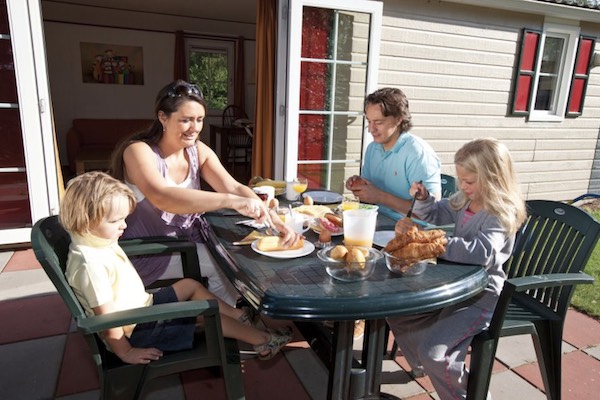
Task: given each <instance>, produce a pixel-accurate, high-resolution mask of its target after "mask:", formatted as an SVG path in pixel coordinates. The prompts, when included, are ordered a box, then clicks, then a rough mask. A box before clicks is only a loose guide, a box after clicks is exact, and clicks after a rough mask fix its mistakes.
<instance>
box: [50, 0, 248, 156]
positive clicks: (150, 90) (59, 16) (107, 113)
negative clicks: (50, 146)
mask: <svg viewBox="0 0 600 400" xmlns="http://www.w3.org/2000/svg"><path fill="white" fill-rule="evenodd" d="M42 6H43V8H42V14H43V19H44V36H45V39H46V53H47V59H48V60H47V61H48V72H49V80H50V90H51V96H52V105H53V110H54V118H55V127H56V134H57V140H58V147H59V153H60V158H61V163H62V164H63V165H65V164H67V158H66V140H65V137H66V133H67V131H68V130H69V128H70V127H71V121H72V120H73V119H75V118H152V117H153V113H154V99H155V97H156V93H157V92H158V91H159V90H160V88H161V87H163V86H164V85H166V84H167V83H169V82H170V81H172V80H173V55H174V52H175V34H174V32H175V31H176V30H184V31H187V32H195V33H201V34H210V35H223V36H228V37H231V36H243V37H244V38H245V39H246V40H245V47H244V55H245V69H246V71H245V76H246V82H247V85H246V110H247V112H248V115H254V110H255V85H254V83H249V82H253V80H250V79H249V78H250V74H251V73H252V71H253V70H254V69H253V66H254V64H255V41H254V37H255V25H254V24H243V23H227V22H223V21H213V20H205V19H202V18H188V17H177V16H170V15H158V14H151V13H137V12H128V11H123V10H118V11H116V10H106V9H103V8H97V7H85V6H73V5H69V4H62V3H54V2H52V3H46V2H43V3H42ZM81 42H91V43H106V44H113V45H131V46H141V47H142V48H143V63H144V84H143V85H115V84H97V83H83V82H82V72H81V60H80V48H79V46H80V43H81ZM220 119H221V115H220V114H219V115H213V116H209V118H207V120H206V122H205V128H204V130H203V132H202V136H201V138H202V140H203V141H207V140H208V135H209V132H208V130H209V128H208V126H209V124H211V123H220Z"/></svg>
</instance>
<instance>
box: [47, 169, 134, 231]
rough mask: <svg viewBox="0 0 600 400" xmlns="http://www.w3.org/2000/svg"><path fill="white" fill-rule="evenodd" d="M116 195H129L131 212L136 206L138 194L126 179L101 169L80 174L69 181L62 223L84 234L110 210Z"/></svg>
mask: <svg viewBox="0 0 600 400" xmlns="http://www.w3.org/2000/svg"><path fill="white" fill-rule="evenodd" d="M116 196H124V197H126V198H127V200H128V201H129V212H130V213H131V212H132V211H133V210H134V209H135V206H136V200H135V195H134V194H133V192H132V191H131V189H129V188H128V187H127V185H125V184H124V183H123V182H121V181H119V180H117V179H115V178H113V177H112V176H110V175H108V174H106V173H104V172H100V171H92V172H86V173H85V174H82V175H79V176H77V177H75V178H73V179H71V180H70V181H69V183H68V184H67V188H66V190H65V195H64V197H63V199H62V202H61V204H60V215H59V220H60V223H61V224H62V226H63V227H64V228H65V229H66V230H67V231H69V232H70V233H74V234H77V235H84V234H86V233H88V232H89V230H90V229H93V228H94V227H95V226H97V225H98V224H99V223H100V222H101V221H102V218H103V217H104V216H106V215H107V214H108V213H110V211H111V209H110V207H111V205H112V199H113V198H114V197H116Z"/></svg>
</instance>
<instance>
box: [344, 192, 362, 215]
mask: <svg viewBox="0 0 600 400" xmlns="http://www.w3.org/2000/svg"><path fill="white" fill-rule="evenodd" d="M359 206H360V201H359V199H358V197H356V196H353V195H348V196H344V199H343V200H342V211H348V210H356V209H358V207H359Z"/></svg>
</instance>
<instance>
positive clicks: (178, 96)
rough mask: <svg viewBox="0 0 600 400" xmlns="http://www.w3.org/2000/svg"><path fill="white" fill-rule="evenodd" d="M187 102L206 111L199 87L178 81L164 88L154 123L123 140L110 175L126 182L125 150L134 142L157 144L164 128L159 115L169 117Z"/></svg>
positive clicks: (158, 97) (116, 150) (115, 152)
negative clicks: (193, 102) (195, 104)
mask: <svg viewBox="0 0 600 400" xmlns="http://www.w3.org/2000/svg"><path fill="white" fill-rule="evenodd" d="M187 101H196V102H198V103H200V104H201V105H202V107H204V109H205V110H206V101H205V100H204V96H203V95H202V91H201V90H200V89H199V88H198V86H196V85H194V84H192V83H189V82H186V81H184V80H181V79H178V80H176V81H174V82H171V83H169V84H168V85H167V86H165V87H163V88H162V89H161V90H160V91H159V92H158V94H157V96H156V103H155V106H154V121H153V122H152V125H150V126H149V127H148V128H147V129H144V130H141V131H138V132H135V133H133V134H131V135H130V136H128V137H126V138H125V139H123V140H121V141H120V142H119V144H118V145H117V147H116V148H115V150H114V151H113V152H112V155H111V163H110V171H109V173H110V175H112V176H113V177H115V178H117V179H119V180H122V181H123V180H124V178H125V172H124V167H125V165H124V162H123V153H124V152H125V149H126V148H127V147H128V146H129V145H130V144H132V143H134V142H139V141H142V142H146V143H148V144H156V143H158V142H159V141H160V139H161V138H162V135H163V126H162V124H161V123H160V121H159V120H158V113H159V111H162V112H163V113H164V114H165V115H166V116H167V117H169V116H170V115H171V114H172V113H174V112H176V111H177V110H179V107H181V105H182V104H183V103H185V102H187Z"/></svg>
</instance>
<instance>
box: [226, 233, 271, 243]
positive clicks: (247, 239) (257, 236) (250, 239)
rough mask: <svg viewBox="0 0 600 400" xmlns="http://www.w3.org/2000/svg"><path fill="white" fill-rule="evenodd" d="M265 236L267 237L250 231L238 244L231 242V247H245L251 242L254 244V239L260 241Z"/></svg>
mask: <svg viewBox="0 0 600 400" xmlns="http://www.w3.org/2000/svg"><path fill="white" fill-rule="evenodd" d="M265 236H267V235H265V234H264V233H262V232H259V231H252V232H250V234H249V235H248V236H246V237H245V238H243V239H242V240H240V241H239V242H233V245H234V246H241V245H245V244H252V242H254V241H255V240H256V239H260V238H261V237H265Z"/></svg>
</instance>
